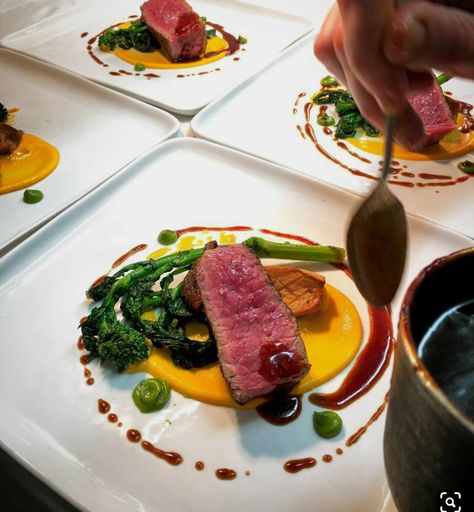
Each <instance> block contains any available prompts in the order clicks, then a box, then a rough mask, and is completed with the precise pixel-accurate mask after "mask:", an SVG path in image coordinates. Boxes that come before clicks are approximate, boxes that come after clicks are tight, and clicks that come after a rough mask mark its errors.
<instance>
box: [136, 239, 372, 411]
mask: <svg viewBox="0 0 474 512" xmlns="http://www.w3.org/2000/svg"><path fill="white" fill-rule="evenodd" d="M183 238H184V237H183ZM190 238H191V237H190ZM147 318H149V319H154V313H153V312H151V313H147ZM298 324H299V328H300V334H301V337H302V339H303V341H304V344H305V346H306V351H307V354H308V359H309V361H310V363H311V365H312V367H311V370H310V372H309V373H308V374H307V375H306V376H305V377H304V378H303V379H302V380H301V382H300V383H299V384H298V385H297V386H295V388H294V389H293V390H292V391H293V392H294V393H298V394H301V393H305V392H307V391H309V390H311V389H313V388H315V387H316V386H319V385H321V384H322V383H324V382H326V381H328V380H329V379H331V378H332V377H334V376H335V375H337V374H338V373H339V372H341V371H342V370H343V369H344V368H345V367H346V366H347V365H348V364H349V363H350V362H351V361H352V359H353V358H354V357H355V355H356V353H357V351H358V349H359V346H360V344H361V341H362V323H361V320H360V317H359V314H358V312H357V310H356V308H355V306H354V304H352V302H351V301H350V300H349V298H348V297H346V296H345V295H344V294H343V293H341V292H340V291H339V290H337V289H336V288H334V287H332V286H331V285H328V284H326V286H325V288H324V292H323V300H322V308H321V310H320V311H318V312H317V313H314V314H312V315H308V316H305V317H301V318H300V319H299V320H298ZM187 334H188V336H189V337H192V338H193V339H197V340H200V341H203V340H205V339H206V338H207V332H206V328H205V326H203V325H200V324H196V323H192V324H191V325H189V324H188V326H187ZM129 371H131V372H146V373H149V374H151V375H153V376H155V377H161V378H163V379H165V380H166V381H167V382H168V383H169V384H170V386H171V387H172V388H173V389H174V390H175V391H177V392H179V393H181V394H183V395H184V396H186V397H189V398H193V399H195V400H199V401H201V402H206V403H209V404H214V405H224V406H228V407H240V406H239V405H237V404H236V402H234V400H233V399H232V396H231V394H230V390H229V387H228V385H227V383H226V381H225V380H224V378H223V376H222V373H221V370H220V367H219V365H218V364H217V363H216V364H213V365H209V366H207V367H205V368H198V369H195V370H184V369H182V368H178V367H176V366H175V365H174V364H173V362H172V361H171V358H170V356H169V354H168V351H166V350H162V349H155V348H153V349H152V351H151V355H150V357H149V358H148V359H147V360H146V361H143V362H142V363H140V364H137V365H135V366H133V367H131V368H130V369H129ZM261 402H262V400H252V401H251V402H249V403H248V404H246V405H245V408H253V407H256V406H257V405H258V404H259V403H261Z"/></svg>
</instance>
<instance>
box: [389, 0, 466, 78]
mask: <svg viewBox="0 0 474 512" xmlns="http://www.w3.org/2000/svg"><path fill="white" fill-rule="evenodd" d="M384 52H385V55H386V57H387V59H388V60H390V62H392V63H393V64H394V65H398V66H403V67H405V68H407V69H410V70H413V71H423V70H429V69H432V68H436V69H439V70H441V71H444V72H445V73H449V74H453V75H456V76H462V77H465V78H474V14H471V13H469V12H467V11H465V10H462V9H457V8H454V7H448V6H444V5H440V4H437V3H436V4H434V3H431V2H429V3H428V2H417V3H414V4H406V5H403V6H402V7H401V8H400V10H399V11H398V12H397V13H396V14H395V16H394V18H393V20H392V22H391V24H390V25H389V27H388V29H387V34H386V37H385V41H384Z"/></svg>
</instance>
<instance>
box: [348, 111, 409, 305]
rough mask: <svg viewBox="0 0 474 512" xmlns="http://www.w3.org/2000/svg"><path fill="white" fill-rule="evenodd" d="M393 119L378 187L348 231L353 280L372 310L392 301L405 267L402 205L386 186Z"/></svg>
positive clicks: (388, 126) (387, 126) (387, 127)
mask: <svg viewBox="0 0 474 512" xmlns="http://www.w3.org/2000/svg"><path fill="white" fill-rule="evenodd" d="M394 128H395V118H394V117H388V118H387V119H386V121H385V154H384V162H383V168H382V176H381V178H380V181H379V183H378V184H377V186H376V187H375V189H374V190H373V191H372V193H371V194H370V195H369V197H368V198H367V199H365V201H364V202H363V203H362V204H361V206H360V207H359V209H358V210H357V211H356V213H355V214H354V216H353V218H352V220H351V223H350V225H349V230H348V231H347V240H346V246H347V257H348V260H349V265H350V267H351V271H352V277H353V279H354V282H355V284H356V286H357V288H358V289H359V291H360V293H361V294H362V295H363V296H364V298H365V299H366V300H367V301H369V302H370V303H371V304H374V305H375V306H382V305H386V304H389V303H390V302H391V300H392V299H393V297H394V295H395V293H396V291H397V288H398V285H399V284H400V280H401V277H402V274H403V268H404V266H405V254H406V247H407V222H406V217H405V210H404V209H403V205H402V203H401V202H400V201H399V200H398V199H397V198H396V197H395V196H394V195H393V194H392V192H391V191H390V190H389V189H388V187H387V185H386V179H387V176H388V173H389V170H390V162H391V159H392V145H393V132H394Z"/></svg>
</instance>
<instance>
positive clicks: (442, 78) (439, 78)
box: [436, 73, 453, 85]
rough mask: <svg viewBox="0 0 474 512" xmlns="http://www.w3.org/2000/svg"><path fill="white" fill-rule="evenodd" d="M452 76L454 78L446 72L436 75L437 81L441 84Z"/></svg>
mask: <svg viewBox="0 0 474 512" xmlns="http://www.w3.org/2000/svg"><path fill="white" fill-rule="evenodd" d="M451 78H453V77H452V76H450V75H447V74H446V73H441V74H440V75H438V76H437V77H436V81H437V82H438V84H439V85H443V84H445V83H446V82H447V81H448V80H451Z"/></svg>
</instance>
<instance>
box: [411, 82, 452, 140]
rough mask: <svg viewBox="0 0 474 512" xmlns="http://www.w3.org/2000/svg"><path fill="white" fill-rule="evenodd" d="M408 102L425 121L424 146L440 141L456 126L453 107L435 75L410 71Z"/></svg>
mask: <svg viewBox="0 0 474 512" xmlns="http://www.w3.org/2000/svg"><path fill="white" fill-rule="evenodd" d="M408 103H409V104H410V105H411V107H412V108H413V110H414V111H415V112H416V113H417V114H418V116H419V118H420V120H421V122H422V123H423V129H424V132H425V138H424V140H423V145H424V146H428V145H429V144H434V143H435V142H438V141H439V140H441V139H442V138H443V137H444V136H445V135H447V134H448V133H449V132H450V131H451V130H453V129H454V128H456V123H455V122H454V121H453V118H452V113H451V109H450V108H449V106H448V104H447V102H446V100H445V97H444V95H443V91H442V90H441V87H440V86H439V84H438V82H437V81H436V78H435V76H434V75H432V74H427V73H409V94H408Z"/></svg>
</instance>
